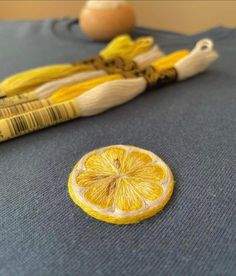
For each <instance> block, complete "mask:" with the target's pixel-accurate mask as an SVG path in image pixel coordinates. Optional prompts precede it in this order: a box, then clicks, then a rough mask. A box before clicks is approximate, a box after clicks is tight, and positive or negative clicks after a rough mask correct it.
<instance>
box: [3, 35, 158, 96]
mask: <svg viewBox="0 0 236 276" xmlns="http://www.w3.org/2000/svg"><path fill="white" fill-rule="evenodd" d="M153 42H154V40H153V38H152V37H140V38H138V39H137V40H136V41H132V39H131V38H130V36H129V35H121V36H118V37H117V38H115V39H113V40H112V41H111V42H110V43H109V44H108V46H107V47H106V48H105V49H104V50H102V51H101V52H100V53H99V56H100V57H101V58H102V59H105V60H109V59H113V58H116V57H120V56H121V57H123V58H129V59H132V58H134V57H135V56H137V55H139V54H141V53H144V52H146V51H148V50H150V49H151V47H152V46H153ZM90 70H94V66H93V65H92V64H86V63H83V62H80V63H76V64H57V65H49V66H44V67H39V68H35V69H32V70H28V71H24V72H21V73H18V74H16V75H13V76H11V77H9V78H6V79H5V80H3V81H2V82H1V83H0V97H3V96H13V95H17V94H21V93H25V92H26V91H32V90H33V89H35V88H36V87H37V86H39V85H41V84H43V83H46V82H48V81H51V80H53V79H58V78H62V77H66V76H68V75H72V74H74V73H76V72H84V71H90Z"/></svg>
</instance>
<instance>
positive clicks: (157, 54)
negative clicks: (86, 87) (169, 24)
mask: <svg viewBox="0 0 236 276" xmlns="http://www.w3.org/2000/svg"><path fill="white" fill-rule="evenodd" d="M162 56H164V53H163V52H162V51H161V50H160V48H159V47H158V45H154V46H153V47H152V48H151V50H149V51H147V52H145V53H142V54H140V55H137V56H136V57H134V58H133V62H134V63H135V64H136V65H137V67H138V68H140V69H142V68H145V67H147V65H150V64H151V63H152V62H153V61H154V60H158V59H159V58H161V57H162ZM107 74H108V72H107V71H105V70H95V71H88V72H83V73H76V74H73V75H71V76H69V77H65V78H60V79H57V80H54V81H51V82H48V83H45V84H43V85H41V86H39V87H38V88H36V89H35V90H34V91H32V92H28V93H23V94H20V95H16V96H11V97H6V98H4V99H0V108H3V107H9V106H13V105H18V104H22V103H27V102H31V101H34V100H38V99H46V98H48V97H50V96H51V94H52V93H53V92H54V91H56V90H57V89H59V88H61V87H64V86H68V85H72V84H75V83H81V82H84V81H87V80H90V79H93V78H96V77H100V76H105V75H107Z"/></svg>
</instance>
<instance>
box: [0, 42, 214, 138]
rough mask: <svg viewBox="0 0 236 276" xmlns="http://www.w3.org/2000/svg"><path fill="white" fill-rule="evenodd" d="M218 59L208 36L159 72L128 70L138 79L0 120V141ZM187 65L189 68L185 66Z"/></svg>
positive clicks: (98, 108)
mask: <svg viewBox="0 0 236 276" xmlns="http://www.w3.org/2000/svg"><path fill="white" fill-rule="evenodd" d="M217 58H218V54H217V52H216V51H215V50H214V49H213V42H212V41H211V40H209V39H204V40H201V41H199V42H198V43H197V45H196V47H195V48H194V49H193V50H192V51H191V52H190V54H188V55H187V56H185V57H184V58H182V59H181V60H179V61H178V62H177V63H176V64H175V66H174V67H173V68H171V69H167V70H165V71H163V72H161V74H158V72H157V71H155V69H154V68H153V67H152V66H150V67H148V68H147V69H145V70H143V71H136V72H131V75H133V76H136V77H137V78H133V79H121V80H114V81H111V82H107V83H104V84H101V85H99V86H97V87H95V88H93V89H91V90H90V91H88V92H87V93H84V94H82V95H81V96H79V97H77V98H75V99H73V100H70V101H67V102H63V103H59V104H55V105H53V106H49V107H44V108H41V109H38V110H35V111H31V112H27V113H24V114H21V115H17V116H13V117H10V118H7V119H2V120H0V141H6V140H8V139H11V138H14V137H18V136H21V135H24V134H27V133H30V132H33V131H36V130H40V129H43V128H46V127H49V126H53V125H55V124H58V123H61V122H65V121H68V120H72V119H75V118H78V117H80V116H82V117H83V116H92V115H96V114H98V113H101V112H103V111H105V110H107V109H109V108H112V107H114V106H118V105H121V104H122V103H125V102H127V101H129V100H131V99H133V98H134V97H136V96H138V95H139V94H141V93H142V92H144V91H145V90H146V88H147V86H148V85H149V84H151V85H154V86H160V85H161V84H166V83H170V82H174V81H179V80H184V79H187V78H189V77H192V76H194V75H196V74H199V73H201V72H203V71H204V70H206V69H207V68H208V66H209V65H210V64H211V63H212V62H213V61H214V60H216V59H217ZM186 66H187V67H188V68H185V67H186ZM127 74H129V73H127ZM138 76H139V77H138Z"/></svg>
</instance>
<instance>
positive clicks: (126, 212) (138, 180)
mask: <svg viewBox="0 0 236 276" xmlns="http://www.w3.org/2000/svg"><path fill="white" fill-rule="evenodd" d="M68 185H69V194H70V196H71V198H72V200H73V201H74V202H75V203H76V204H77V205H78V206H80V207H81V208H82V209H83V210H84V211H85V212H86V213H88V214H89V215H90V216H92V217H94V218H96V219H99V220H102V221H106V222H109V223H115V224H130V223H136V222H139V221H141V220H143V219H146V218H149V217H151V216H153V215H155V214H156V213H157V212H159V211H160V210H162V209H163V207H164V206H165V205H166V203H167V202H168V201H169V199H170V197H171V195H172V192H173V188H174V180H173V175H172V173H171V170H170V168H169V167H168V166H167V165H166V164H165V163H164V162H163V161H162V160H161V159H160V158H159V157H158V156H157V155H155V154H153V153H152V152H150V151H147V150H144V149H141V148H137V147H134V146H124V145H116V146H109V147H105V148H101V149H98V150H95V151H92V152H89V153H88V154H86V155H85V156H83V157H82V158H81V159H80V160H79V162H78V163H77V164H76V165H75V167H74V169H73V171H72V172H71V174H70V178H69V183H68Z"/></svg>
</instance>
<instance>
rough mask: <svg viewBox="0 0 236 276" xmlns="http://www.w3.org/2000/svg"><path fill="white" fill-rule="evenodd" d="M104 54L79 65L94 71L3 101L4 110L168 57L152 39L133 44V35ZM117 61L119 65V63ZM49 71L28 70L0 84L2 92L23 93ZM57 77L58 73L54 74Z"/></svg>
mask: <svg viewBox="0 0 236 276" xmlns="http://www.w3.org/2000/svg"><path fill="white" fill-rule="evenodd" d="M128 44H129V45H128ZM126 46H128V47H126ZM101 55H102V56H97V57H95V58H92V59H91V58H90V59H88V60H86V61H84V62H79V63H78V64H81V65H82V67H81V68H84V67H83V66H84V65H86V66H90V67H89V68H93V70H92V71H86V72H82V73H81V72H79V73H76V74H70V75H69V76H68V77H65V78H58V79H56V80H53V81H50V82H46V83H45V84H42V85H40V86H38V87H37V88H36V89H34V90H33V91H32V92H27V93H21V92H20V93H18V94H17V95H16V96H11V97H7V98H4V99H0V108H1V107H8V106H12V105H16V104H20V103H26V102H30V101H33V100H37V99H45V98H47V97H49V96H50V95H51V94H52V93H53V92H54V91H55V90H56V89H59V88H60V87H63V86H67V85H70V84H74V83H80V82H83V81H87V80H90V79H93V78H95V77H99V76H103V75H107V74H108V73H113V72H115V71H117V70H121V69H122V70H126V68H125V67H127V65H128V67H130V64H132V65H135V68H144V67H145V66H147V65H149V64H150V63H151V62H152V61H154V60H156V59H158V58H160V57H162V56H163V55H164V54H163V52H162V51H161V50H160V48H159V47H158V46H157V45H153V38H151V37H142V38H139V39H137V40H136V41H135V42H132V40H131V39H130V37H129V36H127V35H123V36H120V37H118V38H116V39H114V40H113V41H112V42H111V43H110V44H109V45H108V46H107V48H105V49H104V50H103V51H102V52H101ZM118 55H119V57H118ZM104 57H105V59H104ZM132 59H133V60H132ZM98 60H99V61H100V63H98V62H97V61H98ZM117 60H118V61H119V62H117ZM121 61H122V62H121ZM110 64H112V65H113V66H112V67H109V66H107V65H110ZM114 65H115V66H114ZM77 66H79V65H77ZM98 66H99V68H100V70H98V68H97V67H98ZM52 67H53V66H48V68H52ZM94 69H96V70H94ZM101 69H103V70H101ZM111 69H112V71H111ZM38 71H39V72H38ZM45 71H47V68H45V69H44V68H39V69H34V70H30V71H26V72H23V73H20V74H17V75H15V76H13V77H10V78H7V79H6V80H4V81H3V82H2V83H1V84H0V91H1V86H5V90H6V91H8V93H9V94H10V92H9V91H10V89H11V88H12V87H15V88H17V89H18V90H20V91H23V88H24V87H25V86H27V85H30V84H32V83H35V80H34V79H32V76H31V75H32V74H33V73H34V75H35V78H36V79H40V80H41V81H42V80H43V78H42V75H43V74H44V72H45ZM54 75H56V74H55V73H54ZM49 77H50V76H48V78H49ZM17 78H21V81H20V82H16V79H17ZM9 83H10V84H9Z"/></svg>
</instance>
